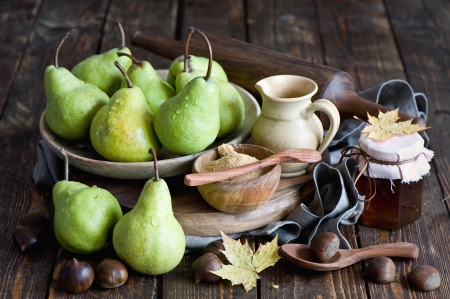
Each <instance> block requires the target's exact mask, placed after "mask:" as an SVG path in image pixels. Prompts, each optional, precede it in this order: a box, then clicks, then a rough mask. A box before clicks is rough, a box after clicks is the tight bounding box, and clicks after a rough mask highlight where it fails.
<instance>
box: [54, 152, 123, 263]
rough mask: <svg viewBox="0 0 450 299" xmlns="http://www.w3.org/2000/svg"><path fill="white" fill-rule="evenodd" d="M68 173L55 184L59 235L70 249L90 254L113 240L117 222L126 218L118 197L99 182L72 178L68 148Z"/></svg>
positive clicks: (57, 235)
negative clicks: (101, 186) (99, 184)
mask: <svg viewBox="0 0 450 299" xmlns="http://www.w3.org/2000/svg"><path fill="white" fill-rule="evenodd" d="M60 153H61V155H62V156H63V158H64V167H65V176H64V180H62V181H59V182H57V183H56V184H55V186H53V190H52V197H53V205H54V207H55V217H54V225H53V227H54V231H55V235H56V239H57V240H58V242H59V243H60V244H61V246H62V247H64V248H65V249H66V250H68V251H70V252H74V253H82V254H88V253H92V252H94V251H97V250H100V249H102V248H104V247H106V246H108V245H109V244H110V238H111V235H112V231H113V229H114V226H115V225H116V223H117V222H118V221H119V219H121V218H122V216H123V214H122V209H121V207H120V205H119V202H118V201H117V199H116V198H115V197H114V196H113V195H112V194H111V193H110V192H108V191H107V190H105V189H102V188H98V187H97V186H92V187H89V186H87V185H85V184H82V183H79V182H74V181H69V179H68V177H69V159H68V157H67V154H66V152H65V150H64V148H61V149H60Z"/></svg>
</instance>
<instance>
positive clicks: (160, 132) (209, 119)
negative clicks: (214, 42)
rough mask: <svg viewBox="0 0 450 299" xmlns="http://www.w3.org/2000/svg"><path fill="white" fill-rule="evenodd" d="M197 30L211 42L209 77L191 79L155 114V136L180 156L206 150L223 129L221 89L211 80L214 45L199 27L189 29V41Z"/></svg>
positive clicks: (207, 42) (207, 75) (209, 48)
mask: <svg viewBox="0 0 450 299" xmlns="http://www.w3.org/2000/svg"><path fill="white" fill-rule="evenodd" d="M194 31H197V32H198V33H199V34H200V35H201V36H202V38H203V39H204V40H205V42H206V44H207V45H208V50H209V55H210V56H209V64H208V69H207V72H206V76H204V77H203V76H200V77H196V78H194V79H192V80H191V81H190V82H189V83H188V84H186V85H185V86H184V88H183V89H182V90H181V91H180V92H179V93H178V94H177V95H175V96H173V97H171V98H170V99H168V100H166V101H165V102H164V103H162V104H161V106H159V109H158V111H157V112H156V114H155V132H156V135H157V136H158V138H159V140H160V141H161V143H162V145H163V146H164V147H165V148H166V149H168V150H169V151H171V152H172V153H175V154H178V155H189V154H195V153H198V152H201V151H203V150H204V149H205V148H207V147H208V146H209V145H210V144H211V143H213V142H214V140H215V139H216V137H217V133H218V132H219V129H220V116H219V88H218V87H217V84H216V83H215V82H214V81H213V80H211V69H212V61H213V60H212V52H211V46H210V44H209V41H208V38H207V37H206V36H205V34H204V33H203V32H202V31H200V30H199V29H197V28H193V27H191V28H190V31H189V35H188V40H189V39H190V36H191V35H192V33H193V32H194Z"/></svg>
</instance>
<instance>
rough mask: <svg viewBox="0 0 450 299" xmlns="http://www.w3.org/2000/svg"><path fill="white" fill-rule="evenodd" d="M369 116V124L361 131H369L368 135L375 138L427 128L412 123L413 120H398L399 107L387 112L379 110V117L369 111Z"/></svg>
mask: <svg viewBox="0 0 450 299" xmlns="http://www.w3.org/2000/svg"><path fill="white" fill-rule="evenodd" d="M367 118H368V122H369V125H367V126H366V127H365V128H364V129H363V130H362V131H361V132H363V133H368V134H369V136H368V137H369V138H372V139H375V140H387V139H389V138H391V137H392V135H401V134H410V133H414V132H417V131H421V130H425V129H427V128H426V127H424V126H422V125H420V124H412V123H411V122H412V120H407V121H402V122H397V121H398V120H399V119H400V117H399V116H398V108H397V109H395V110H392V111H388V112H386V113H383V112H381V111H379V113H378V117H375V116H371V115H370V114H369V113H367Z"/></svg>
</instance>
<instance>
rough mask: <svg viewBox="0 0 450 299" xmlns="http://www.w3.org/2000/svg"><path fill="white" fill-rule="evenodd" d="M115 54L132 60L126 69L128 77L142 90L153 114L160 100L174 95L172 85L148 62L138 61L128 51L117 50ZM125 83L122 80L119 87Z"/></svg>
mask: <svg viewBox="0 0 450 299" xmlns="http://www.w3.org/2000/svg"><path fill="white" fill-rule="evenodd" d="M117 55H118V56H119V57H121V56H127V57H128V58H130V59H131V60H132V61H133V64H132V65H131V66H130V67H129V68H128V70H127V75H128V78H130V81H131V83H132V84H133V85H135V86H138V87H139V88H140V89H141V90H142V92H143V93H144V95H145V99H146V100H147V105H148V107H149V108H150V110H151V111H152V113H153V114H155V113H156V110H158V108H159V106H160V105H161V104H162V102H164V101H165V100H167V99H168V98H171V97H173V96H174V95H175V90H174V89H173V87H172V86H170V84H169V83H167V82H166V81H164V80H163V79H162V78H161V77H160V76H159V75H158V73H156V71H155V69H154V68H153V66H152V65H151V64H150V62H148V61H139V60H138V59H136V57H134V56H133V55H130V54H128V53H122V52H118V53H117ZM126 84H127V83H126V81H125V80H122V85H121V88H123V87H125V86H126Z"/></svg>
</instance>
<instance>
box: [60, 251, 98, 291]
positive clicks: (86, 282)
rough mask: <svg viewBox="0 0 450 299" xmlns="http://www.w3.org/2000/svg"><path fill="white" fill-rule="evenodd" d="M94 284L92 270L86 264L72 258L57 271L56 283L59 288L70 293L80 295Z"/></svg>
mask: <svg viewBox="0 0 450 299" xmlns="http://www.w3.org/2000/svg"><path fill="white" fill-rule="evenodd" d="M93 282H94V269H92V266H91V265H90V264H89V263H87V262H82V261H78V260H77V259H76V258H73V259H72V260H70V261H69V262H68V263H66V264H65V265H64V266H62V268H61V270H60V271H59V276H58V283H59V285H60V286H61V288H62V289H63V290H65V291H67V292H71V293H81V292H83V291H85V290H87V289H88V288H89V287H90V286H91V285H92V283H93Z"/></svg>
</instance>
